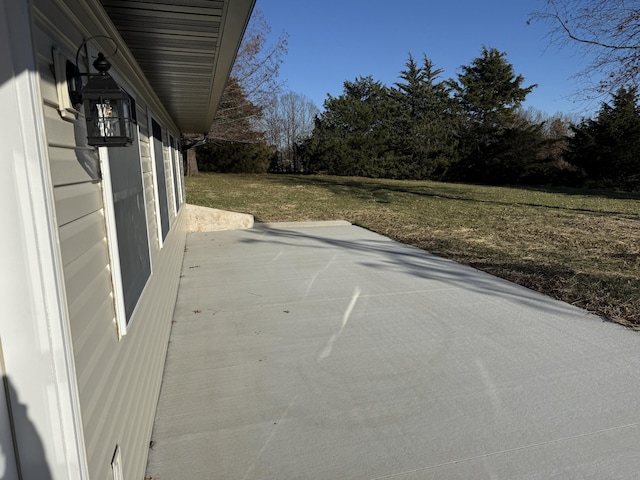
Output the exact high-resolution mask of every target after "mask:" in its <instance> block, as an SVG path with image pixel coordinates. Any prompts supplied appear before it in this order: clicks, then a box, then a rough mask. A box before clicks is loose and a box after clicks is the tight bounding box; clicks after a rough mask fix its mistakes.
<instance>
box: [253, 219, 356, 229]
mask: <svg viewBox="0 0 640 480" xmlns="http://www.w3.org/2000/svg"><path fill="white" fill-rule="evenodd" d="M349 225H351V223H350V222H347V221H346V220H322V221H308V222H256V223H254V224H253V228H272V229H275V228H307V227H345V226H349Z"/></svg>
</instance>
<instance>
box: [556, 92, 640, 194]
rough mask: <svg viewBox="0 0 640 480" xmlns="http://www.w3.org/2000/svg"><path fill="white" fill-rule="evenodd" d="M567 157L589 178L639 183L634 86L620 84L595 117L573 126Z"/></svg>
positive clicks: (639, 112)
mask: <svg viewBox="0 0 640 480" xmlns="http://www.w3.org/2000/svg"><path fill="white" fill-rule="evenodd" d="M573 131H574V135H573V137H572V138H571V139H570V142H569V145H570V146H569V155H568V159H569V161H570V162H571V163H572V164H574V165H576V166H578V167H580V168H582V169H584V171H585V173H586V174H587V175H588V177H589V178H591V179H593V180H597V181H603V180H604V181H609V182H614V183H616V184H624V185H627V186H630V187H633V186H634V185H635V187H636V188H637V186H638V184H640V106H639V105H638V92H637V89H636V88H629V89H626V88H621V89H620V90H618V92H617V93H616V94H615V95H613V99H612V102H611V104H607V103H603V104H602V106H601V108H600V111H599V112H598V115H597V117H596V118H595V119H586V120H583V121H582V122H581V123H580V124H579V125H577V126H575V127H573Z"/></svg>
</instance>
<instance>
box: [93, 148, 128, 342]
mask: <svg viewBox="0 0 640 480" xmlns="http://www.w3.org/2000/svg"><path fill="white" fill-rule="evenodd" d="M98 152H99V156H100V169H101V170H102V200H103V202H102V203H103V205H104V223H105V226H106V230H107V240H108V241H107V245H108V247H109V266H110V268H111V284H112V286H113V304H114V307H115V311H116V318H115V323H116V331H117V334H118V340H122V337H124V336H125V335H126V334H127V315H126V313H125V309H124V290H123V286H122V271H121V270H120V250H119V249H118V231H117V229H116V216H115V209H114V203H113V188H112V185H111V167H110V166H109V151H108V149H107V147H99V148H98Z"/></svg>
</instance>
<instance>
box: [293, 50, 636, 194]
mask: <svg viewBox="0 0 640 480" xmlns="http://www.w3.org/2000/svg"><path fill="white" fill-rule="evenodd" d="M442 73H443V71H442V70H441V69H438V68H436V67H435V66H434V64H433V62H432V61H431V60H429V59H428V58H427V57H426V56H423V58H422V61H421V62H420V63H418V62H416V60H415V59H414V58H413V57H412V56H411V55H410V56H409V59H408V60H407V62H406V64H405V69H404V70H402V71H401V72H400V74H399V81H398V82H397V83H395V84H394V85H393V86H391V87H388V86H386V85H384V84H383V83H381V82H379V81H376V80H375V79H374V78H372V77H371V76H367V77H359V78H357V79H355V80H354V81H346V82H344V90H343V93H342V94H341V95H340V96H337V97H333V96H329V97H328V98H327V100H326V101H325V104H324V111H323V112H322V113H321V114H320V115H318V116H317V117H316V121H315V127H314V130H313V132H312V135H311V136H310V137H309V138H308V139H307V140H306V141H305V142H304V143H303V144H301V145H300V149H301V151H302V152H303V153H302V156H303V158H304V161H303V163H302V165H303V168H304V171H305V172H306V173H326V174H330V175H356V176H366V177H386V178H410V179H432V180H447V181H463V182H476V183H489V184H556V185H583V184H589V183H590V184H598V185H601V186H622V187H626V188H634V187H637V186H638V184H639V180H640V178H639V177H640V135H638V130H637V129H638V128H640V109H639V107H638V95H637V91H636V89H634V88H624V87H622V88H620V89H619V91H617V92H616V93H615V94H614V95H613V98H612V101H611V102H609V103H603V104H602V106H601V109H600V111H599V113H598V114H597V116H596V117H595V118H593V119H583V120H582V121H580V122H578V123H575V124H574V123H572V122H571V120H570V119H568V118H567V117H565V116H563V115H561V114H558V115H555V116H553V117H550V118H544V115H541V114H539V112H536V111H534V110H531V109H529V110H524V109H523V108H522V103H523V102H524V101H525V99H526V97H527V95H528V94H529V93H530V92H531V91H532V90H533V89H534V88H535V87H536V85H527V86H525V85H524V78H523V77H522V75H518V74H516V73H515V71H514V67H513V65H511V64H510V63H509V62H508V61H507V58H506V54H505V53H504V52H500V51H498V50H496V49H494V48H487V47H483V48H482V52H481V54H480V56H479V57H477V58H475V59H473V61H472V62H471V63H470V64H469V65H466V66H463V67H462V68H461V72H460V73H459V74H458V75H457V78H456V79H443V78H442V77H441V74H442ZM541 117H542V118H541Z"/></svg>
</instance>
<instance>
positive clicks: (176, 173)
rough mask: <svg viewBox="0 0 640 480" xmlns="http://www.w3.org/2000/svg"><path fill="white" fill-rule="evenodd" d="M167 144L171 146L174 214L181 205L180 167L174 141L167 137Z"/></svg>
mask: <svg viewBox="0 0 640 480" xmlns="http://www.w3.org/2000/svg"><path fill="white" fill-rule="evenodd" d="M169 144H170V145H171V168H172V171H173V195H174V199H175V204H176V214H177V213H178V211H179V210H180V204H181V203H182V191H181V188H180V187H181V186H182V185H181V184H180V166H179V165H178V163H179V162H178V161H177V158H178V150H177V145H176V139H175V138H174V137H169Z"/></svg>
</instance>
